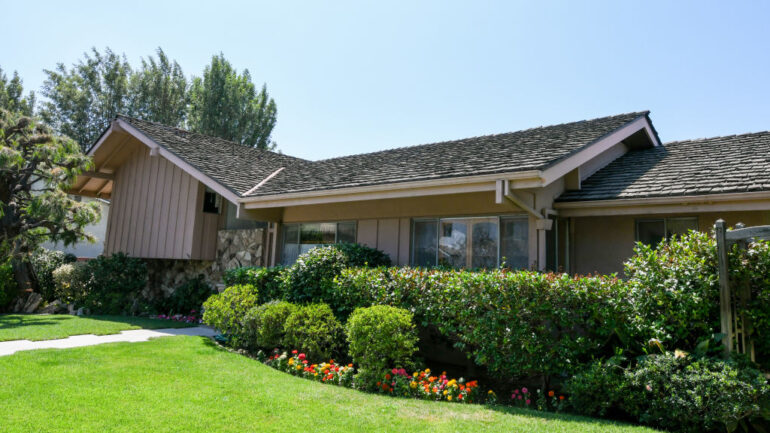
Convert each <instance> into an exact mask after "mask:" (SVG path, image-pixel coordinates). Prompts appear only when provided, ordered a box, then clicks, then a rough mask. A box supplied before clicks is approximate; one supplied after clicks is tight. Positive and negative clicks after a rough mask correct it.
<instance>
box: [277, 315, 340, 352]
mask: <svg viewBox="0 0 770 433" xmlns="http://www.w3.org/2000/svg"><path fill="white" fill-rule="evenodd" d="M284 332H285V337H284V345H285V346H286V347H296V348H297V349H298V350H301V351H302V352H305V353H307V355H308V356H309V357H311V358H313V359H330V358H332V356H336V355H339V354H341V353H342V350H343V341H342V340H343V338H344V330H343V327H342V324H340V322H339V321H338V320H337V319H336V318H335V317H334V314H332V310H331V308H329V306H328V305H326V304H308V305H303V306H300V307H299V308H297V309H296V310H295V311H294V312H292V313H291V314H290V315H289V317H287V318H286V322H285V323H284Z"/></svg>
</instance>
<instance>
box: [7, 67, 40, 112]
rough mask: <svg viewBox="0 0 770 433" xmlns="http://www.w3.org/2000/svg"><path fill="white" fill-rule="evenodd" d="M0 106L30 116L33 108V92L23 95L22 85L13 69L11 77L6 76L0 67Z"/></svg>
mask: <svg viewBox="0 0 770 433" xmlns="http://www.w3.org/2000/svg"><path fill="white" fill-rule="evenodd" d="M0 108H3V109H6V110H8V111H12V112H18V113H21V114H24V115H25V116H31V115H32V113H33V112H34V110H35V93H34V92H29V94H28V95H27V96H26V97H25V96H24V85H23V83H22V81H21V78H19V74H18V73H17V72H16V71H13V77H12V78H11V79H10V80H8V77H7V76H6V75H5V74H4V73H3V68H0Z"/></svg>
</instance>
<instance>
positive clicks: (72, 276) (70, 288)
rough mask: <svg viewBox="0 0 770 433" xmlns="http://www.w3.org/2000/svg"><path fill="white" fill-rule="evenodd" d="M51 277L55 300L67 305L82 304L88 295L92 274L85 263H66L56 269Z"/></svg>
mask: <svg viewBox="0 0 770 433" xmlns="http://www.w3.org/2000/svg"><path fill="white" fill-rule="evenodd" d="M51 277H52V279H53V282H54V292H53V294H54V298H57V299H59V300H61V301H62V302H65V303H80V302H82V301H83V299H84V298H85V296H86V294H87V293H88V284H89V279H90V274H89V273H88V269H87V267H86V264H85V263H84V262H75V263H66V264H63V265H61V266H59V267H58V268H56V269H55V270H54V271H53V272H52V273H51Z"/></svg>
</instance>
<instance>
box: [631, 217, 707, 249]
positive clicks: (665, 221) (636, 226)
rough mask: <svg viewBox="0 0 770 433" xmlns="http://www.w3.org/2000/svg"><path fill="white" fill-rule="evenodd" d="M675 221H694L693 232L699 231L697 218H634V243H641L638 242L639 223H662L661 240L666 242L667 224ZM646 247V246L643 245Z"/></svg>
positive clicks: (667, 236) (667, 238)
mask: <svg viewBox="0 0 770 433" xmlns="http://www.w3.org/2000/svg"><path fill="white" fill-rule="evenodd" d="M676 220H680V221H682V220H691V221H695V229H694V230H695V231H700V224H699V222H698V217H697V216H679V217H662V218H636V219H634V241H635V242H641V241H640V240H639V223H645V222H659V221H663V239H662V240H666V241H668V240H669V239H670V237H669V235H668V223H669V221H676ZM645 245H646V244H645Z"/></svg>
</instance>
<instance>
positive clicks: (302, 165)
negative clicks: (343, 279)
mask: <svg viewBox="0 0 770 433" xmlns="http://www.w3.org/2000/svg"><path fill="white" fill-rule="evenodd" d="M648 114H649V112H646V111H643V112H636V113H627V114H620V115H616V116H609V117H602V118H598V119H592V120H583V121H580V122H572V123H564V124H560V125H554V126H545V127H538V128H532V129H526V130H522V131H517V132H510V133H505V134H496V135H485V136H480V137H472V138H466V139H462V140H454V141H446V142H441V143H431V144H424V145H419V146H411V147H402V148H396V149H391V150H384V151H380V152H374V153H366V154H360V155H351V156H344V157H340V158H332V159H326V160H321V161H307V160H303V159H299V158H293V157H290V156H287V155H282V154H279V153H275V152H271V151H266V150H256V149H251V148H247V147H245V146H241V145H239V144H236V143H232V142H229V141H226V140H222V139H218V138H214V137H209V136H205V135H201V134H195V133H191V132H188V131H184V130H181V129H177V128H171V127H168V126H164V125H160V124H157V123H153V122H147V121H143V120H139V119H134V118H131V117H126V116H119V117H120V118H121V119H123V120H124V121H127V122H129V123H130V124H131V125H133V126H134V127H136V128H137V129H139V130H141V131H142V132H143V133H145V134H146V135H147V136H149V137H150V138H151V139H153V140H154V141H156V142H157V143H158V144H159V145H161V146H164V147H165V148H167V149H168V150H170V151H171V152H173V153H175V154H176V155H177V156H179V157H180V158H182V159H183V160H185V161H187V162H188V163H189V164H191V165H193V166H194V167H196V168H198V169H199V170H200V171H201V172H203V173H204V174H206V175H208V176H209V177H211V178H212V179H214V180H216V181H217V182H219V183H221V184H222V185H223V186H225V187H227V188H229V189H230V190H232V191H234V192H236V193H237V194H239V195H244V194H245V193H246V192H247V191H249V190H250V189H252V188H253V187H254V186H255V185H257V184H258V183H260V182H261V181H263V180H264V179H265V178H267V177H268V176H269V175H270V174H272V173H274V172H275V171H276V170H277V169H279V168H281V167H284V169H283V170H282V171H281V172H279V173H278V174H277V175H276V176H274V177H273V178H271V179H270V180H268V181H267V182H265V183H264V185H262V186H260V188H258V189H257V190H256V191H254V192H253V193H252V194H250V196H259V195H270V194H283V193H290V192H307V191H318V190H328V189H337V188H346V187H356V186H368V185H377V184H389V183H398V182H406V181H415V180H428V179H439V178H450V177H463V176H471V175H480V174H495V173H509V172H517V171H526V170H542V169H545V168H547V167H549V166H550V165H553V164H555V163H556V162H558V161H560V160H562V159H564V158H567V157H568V156H570V155H572V154H574V153H575V152H577V151H579V150H581V149H583V148H584V147H586V146H588V145H590V144H592V143H594V142H596V141H598V140H599V139H601V138H602V137H604V136H606V135H607V134H610V133H612V132H613V131H615V130H617V129H619V128H621V127H622V126H624V125H626V124H628V123H630V122H632V121H634V120H636V119H638V118H640V117H643V116H647V115H648Z"/></svg>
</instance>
